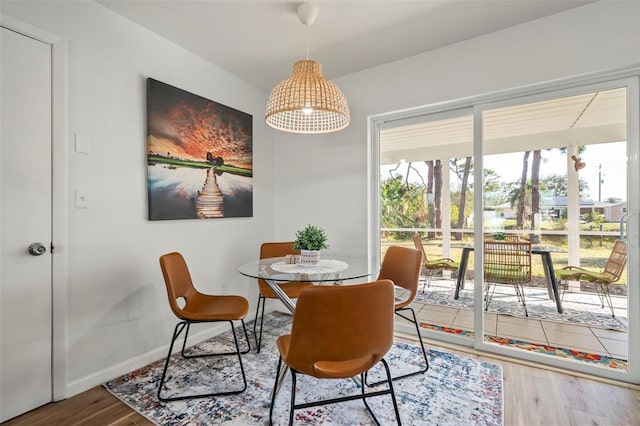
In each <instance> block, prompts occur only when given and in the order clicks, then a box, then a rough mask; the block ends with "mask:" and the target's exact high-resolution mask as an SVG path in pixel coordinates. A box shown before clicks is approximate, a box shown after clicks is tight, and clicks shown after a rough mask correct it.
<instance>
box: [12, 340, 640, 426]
mask: <svg viewBox="0 0 640 426" xmlns="http://www.w3.org/2000/svg"><path fill="white" fill-rule="evenodd" d="M425 342H426V343H428V344H429V345H430V346H432V347H435V346H437V345H436V344H435V342H428V341H425ZM444 350H446V351H449V352H454V353H459V354H462V355H465V356H468V357H472V358H477V359H482V360H486V361H489V362H493V363H496V364H500V365H502V368H503V378H504V424H505V426H511V425H523V426H531V425H553V426H556V425H557V426H559V425H576V426H583V425H602V426H614V425H616V426H620V425H629V426H631V425H634V426H637V425H640V387H638V386H617V385H615V384H610V383H604V382H601V381H596V380H590V379H587V378H583V377H576V376H573V375H568V374H564V373H559V372H556V371H551V370H547V369H542V368H536V367H532V366H528V365H522V364H519V363H515V362H511V361H505V360H501V359H495V358H493V357H487V356H480V355H477V354H473V353H468V352H467V351H466V350H465V351H459V350H455V349H452V348H451V347H446V348H444ZM427 374H428V373H427ZM151 424H152V423H151V422H149V421H148V420H146V419H145V418H144V417H142V416H141V415H139V414H138V413H136V412H134V411H133V410H131V409H130V408H129V407H128V406H126V405H125V404H123V403H122V402H120V400H118V399H117V398H115V397H114V396H112V395H111V394H110V393H109V392H107V391H106V390H105V389H104V388H103V387H101V386H98V387H95V388H93V389H90V390H88V391H86V392H83V393H81V394H79V395H76V396H74V397H72V398H69V399H67V400H64V401H60V402H56V403H52V404H48V405H46V406H44V407H41V408H39V409H37V410H34V411H31V412H29V413H26V414H24V415H22V416H20V417H17V418H15V419H12V420H9V421H8V422H5V423H3V426H4V425H6V426H51V425H60V426H72V425H74V426H75V425H78V426H80V425H82V426H89V425H91V426H103V425H105V426H106V425H114V426H121V425H151Z"/></svg>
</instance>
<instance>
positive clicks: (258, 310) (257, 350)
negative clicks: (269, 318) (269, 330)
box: [253, 295, 267, 353]
mask: <svg viewBox="0 0 640 426" xmlns="http://www.w3.org/2000/svg"><path fill="white" fill-rule="evenodd" d="M266 301H267V299H266V298H265V297H263V296H262V295H260V297H259V298H258V306H257V307H256V319H255V320H254V321H253V337H254V338H255V340H256V348H257V349H256V352H257V353H260V348H261V347H262V324H263V321H264V305H265V303H266ZM260 302H262V314H260ZM259 314H260V337H258V333H257V331H256V325H257V324H258V315H259Z"/></svg>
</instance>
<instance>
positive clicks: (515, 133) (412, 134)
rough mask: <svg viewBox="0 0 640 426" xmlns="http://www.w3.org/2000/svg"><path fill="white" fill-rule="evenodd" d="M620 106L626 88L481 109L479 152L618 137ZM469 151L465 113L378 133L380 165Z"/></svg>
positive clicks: (622, 120) (623, 112) (622, 133)
mask: <svg viewBox="0 0 640 426" xmlns="http://www.w3.org/2000/svg"><path fill="white" fill-rule="evenodd" d="M626 105H627V92H626V88H619V89H611V90H606V91H603V92H592V93H585V94H582V95H577V96H570V97H566V98H556V99H551V100H548V101H542V102H535V103H530V104H523V105H516V106H510V107H505V108H500V109H495V110H488V111H485V112H484V113H483V116H482V120H483V144H484V146H483V147H484V153H485V154H501V153H505V152H520V151H522V152H524V151H531V150H536V149H551V148H559V147H565V146H569V145H571V144H574V143H576V144H578V145H588V144H593V143H607V142H619V141H624V140H625V139H626V129H627V126H626V123H627V121H626V117H627V108H626ZM472 155H473V115H472V112H471V111H469V112H468V113H466V114H464V115H461V116H459V117H454V118H448V119H443V120H434V121H427V119H426V118H425V121H424V122H422V123H415V124H410V125H405V126H398V127H393V128H388V129H384V130H381V131H380V161H381V163H382V164H396V163H399V162H400V161H402V160H404V161H410V162H415V161H424V160H433V159H439V158H448V157H452V158H453V157H467V156H472Z"/></svg>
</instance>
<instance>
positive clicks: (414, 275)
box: [368, 246, 429, 386]
mask: <svg viewBox="0 0 640 426" xmlns="http://www.w3.org/2000/svg"><path fill="white" fill-rule="evenodd" d="M421 267H422V253H421V252H420V251H419V250H416V249H414V248H410V247H401V246H390V247H389V248H388V249H387V252H386V253H385V256H384V259H383V261H382V266H381V267H380V272H379V274H378V280H390V281H391V282H393V284H394V285H396V286H397V287H401V288H403V289H404V290H406V296H404V297H396V298H395V304H394V312H395V314H396V315H397V316H399V317H401V318H403V319H405V320H407V321H409V322H411V323H413V325H414V326H415V328H416V335H417V337H418V341H419V342H420V347H421V349H422V356H423V358H424V366H422V367H420V368H419V369H418V370H417V371H414V372H410V373H407V374H403V375H400V376H395V377H394V378H393V380H396V379H401V378H403V377H409V376H413V375H416V374H421V373H424V372H425V371H427V370H428V369H429V360H428V358H427V351H426V349H425V348H424V342H423V341H422V335H421V334H420V328H419V325H418V320H417V318H416V313H415V311H414V310H413V308H412V307H411V303H413V301H414V299H415V298H416V295H417V294H418V283H419V281H420V268H421ZM407 311H408V312H410V313H411V317H408V316H405V313H406V312H407ZM380 383H382V382H377V383H370V384H369V383H368V385H369V386H375V385H378V384H380Z"/></svg>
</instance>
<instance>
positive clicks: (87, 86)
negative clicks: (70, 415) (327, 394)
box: [1, 2, 274, 396]
mask: <svg viewBox="0 0 640 426" xmlns="http://www.w3.org/2000/svg"><path fill="white" fill-rule="evenodd" d="M1 12H2V13H3V14H4V15H8V16H10V17H12V18H15V19H18V20H21V21H24V22H27V23H29V24H31V25H34V26H36V27H39V28H41V29H43V30H45V31H48V32H50V33H52V34H55V35H57V36H59V37H61V38H62V39H64V40H66V42H67V44H68V54H67V56H68V61H67V64H66V65H67V71H68V78H67V80H68V93H67V96H68V111H67V119H68V135H67V138H66V144H67V147H68V165H69V168H68V182H67V185H66V187H67V191H68V194H69V195H70V196H69V199H68V203H67V204H68V205H67V206H66V208H67V209H68V211H67V213H68V217H67V220H68V235H67V236H66V244H64V241H54V244H55V245H56V252H57V253H60V255H64V256H66V257H67V260H68V282H67V283H66V289H67V292H68V312H67V328H66V332H67V346H68V349H67V353H68V358H67V378H66V380H67V384H68V389H67V395H68V396H69V395H72V394H75V393H77V392H79V391H82V390H84V389H87V388H89V387H92V386H95V385H97V384H100V383H102V382H104V381H105V380H107V379H110V378H113V377H115V376H117V375H119V374H122V373H124V372H127V371H131V370H132V369H134V368H137V367H140V366H142V365H144V364H146V363H147V362H149V361H151V360H155V359H160V358H162V357H164V356H166V348H167V345H168V343H169V339H170V336H171V333H172V331H173V327H174V325H175V323H176V320H175V317H174V316H173V314H172V313H171V311H170V310H169V307H168V303H167V296H166V292H165V287H164V281H163V279H162V274H161V272H160V267H159V264H158V257H159V256H160V255H161V254H163V253H166V252H169V251H174V250H177V251H180V252H182V253H183V254H184V255H185V258H186V259H187V262H188V264H189V266H190V269H191V272H192V276H193V278H194V281H195V282H196V285H197V286H198V287H199V288H200V289H201V290H202V291H204V292H212V293H233V294H241V295H244V296H247V297H249V300H250V301H251V304H252V308H251V311H250V315H251V316H252V315H253V314H254V310H253V309H254V306H255V303H256V299H257V285H256V283H255V280H249V279H248V278H244V277H242V276H240V275H239V274H238V272H237V269H236V268H237V265H239V264H240V263H242V262H244V261H248V260H252V259H255V258H257V257H258V250H259V249H258V247H259V244H260V243H261V242H262V241H265V240H270V239H273V230H274V207H273V195H272V194H273V173H272V162H273V161H272V158H273V134H274V132H273V131H272V130H271V129H270V128H269V127H267V126H266V125H265V124H264V120H263V119H262V116H263V114H264V105H265V102H266V97H267V94H266V93H265V92H264V91H263V90H261V89H258V88H256V87H253V86H251V85H249V84H248V83H246V82H244V81H242V80H240V79H239V78H237V77H235V76H233V75H231V74H229V73H227V72H225V71H223V70H221V69H220V68H217V67H215V66H213V65H211V64H209V63H207V62H205V61H204V60H202V59H200V58H198V57H196V56H194V55H193V54H191V53H188V52H186V51H185V50H183V49H182V48H179V47H177V46H176V45H174V44H172V43H169V42H167V41H166V40H164V39H162V38H160V37H158V36H156V35H155V34H153V33H151V32H149V31H147V30H145V29H143V28H142V27H139V26H137V25H134V24H133V23H131V22H130V21H128V20H125V19H123V18H121V17H119V16H118V15H116V14H114V13H112V12H111V11H109V10H107V9H105V8H103V7H102V6H100V5H98V4H96V3H93V2H41V3H34V2H20V3H13V2H11V3H6V2H3V4H2V10H1ZM147 77H153V78H155V79H157V80H160V81H162V82H165V83H168V84H171V85H173V86H176V87H179V88H181V89H184V90H187V91H190V92H193V93H196V94H198V95H200V96H203V97H205V98H208V99H211V100H214V101H216V102H220V103H222V104H224V105H227V106H230V107H232V108H236V109H238V110H241V111H244V112H247V113H249V114H252V115H253V119H254V120H253V126H254V127H253V142H254V144H253V149H254V151H253V158H254V199H253V202H254V204H253V205H254V211H253V218H238V219H220V220H179V221H154V222H151V221H148V220H147V219H146V218H147V186H146V184H147V182H146V145H145V143H146V142H145V138H146V117H145V111H146V86H145V84H146V82H145V80H146V78H147ZM75 133H81V134H83V135H86V136H88V137H89V138H90V140H91V142H90V153H89V154H88V155H86V154H78V153H75V152H73V143H74V134H75ZM76 188H85V189H88V190H89V191H90V193H91V208H90V209H75V208H73V196H72V194H73V191H74V189H76ZM64 285H65V284H61V283H58V285H57V286H56V289H57V291H60V289H64ZM196 331H197V330H196Z"/></svg>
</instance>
